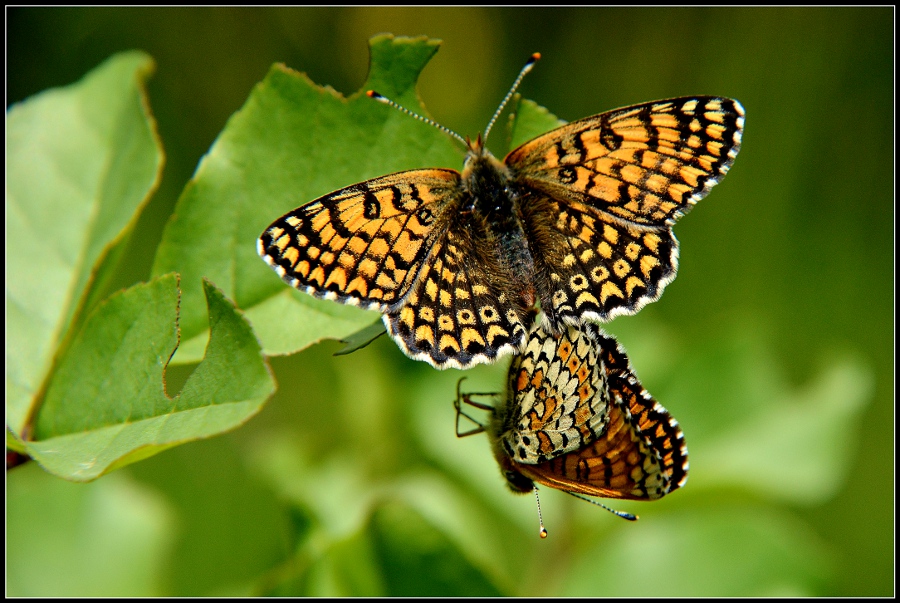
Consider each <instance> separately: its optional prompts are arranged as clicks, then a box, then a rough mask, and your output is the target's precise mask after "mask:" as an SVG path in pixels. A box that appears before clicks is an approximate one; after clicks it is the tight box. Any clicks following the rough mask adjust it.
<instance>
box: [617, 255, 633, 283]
mask: <svg viewBox="0 0 900 603" xmlns="http://www.w3.org/2000/svg"><path fill="white" fill-rule="evenodd" d="M613 272H615V273H616V276H618V277H619V278H625V275H626V274H628V273H629V272H631V265H630V264H629V263H628V262H626V261H625V260H622V259H619V260H616V263H615V264H613Z"/></svg>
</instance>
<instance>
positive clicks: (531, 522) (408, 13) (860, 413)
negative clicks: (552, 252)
mask: <svg viewBox="0 0 900 603" xmlns="http://www.w3.org/2000/svg"><path fill="white" fill-rule="evenodd" d="M7 16H8V33H7V70H8V75H7V103H8V104H11V103H14V102H18V101H21V100H24V99H25V98H27V97H28V96H30V95H32V94H35V93H37V92H39V91H41V90H44V89H46V88H48V87H51V86H59V85H66V84H69V83H72V82H73V81H75V80H77V79H79V78H80V77H81V76H82V75H84V74H85V73H86V72H87V71H89V70H90V69H92V68H93V67H95V66H96V65H98V64H99V63H100V62H102V61H103V60H104V59H106V58H107V57H108V56H109V55H111V54H113V53H115V52H117V51H120V50H125V49H132V48H139V49H142V50H145V51H147V52H149V53H150V54H151V55H152V56H153V57H155V59H156V61H157V64H158V67H157V74H156V75H155V76H154V77H153V78H152V79H151V81H150V86H149V96H150V102H151V105H152V110H153V112H154V114H155V115H156V118H157V120H158V125H159V132H160V135H161V138H162V141H163V144H164V146H165V151H166V155H167V165H166V171H165V175H164V179H163V185H162V187H161V188H160V190H159V192H158V193H157V194H156V196H155V197H154V198H153V200H152V201H151V202H150V205H149V206H148V207H147V209H146V210H145V212H144V214H143V215H142V217H141V220H140V222H139V224H138V227H137V230H136V235H135V237H134V239H133V240H132V242H131V244H130V247H129V251H128V253H127V256H126V260H125V262H124V263H123V269H122V271H121V273H120V275H119V277H118V279H119V281H120V284H121V285H122V286H125V285H128V284H131V283H134V282H137V281H140V280H145V279H146V278H147V277H148V275H149V271H150V266H151V263H152V260H153V256H154V253H155V248H156V246H157V245H158V243H159V240H160V237H161V235H162V229H163V227H164V224H165V221H166V220H167V219H168V217H169V215H170V214H171V212H172V210H173V207H174V204H175V201H176V199H177V197H178V195H179V193H180V192H181V189H182V188H183V187H184V185H185V183H186V182H187V180H188V179H189V178H190V176H191V174H192V172H193V170H194V168H195V166H196V165H197V162H198V161H199V159H200V157H201V156H202V155H203V154H204V153H205V152H206V151H207V149H208V148H209V147H210V145H211V144H212V143H213V141H214V139H215V137H216V136H217V134H218V132H219V131H221V129H222V128H223V127H224V125H225V122H226V120H227V119H228V117H229V116H230V115H231V114H232V113H233V112H234V111H236V110H237V109H239V108H240V107H241V105H242V104H243V102H244V100H245V99H246V98H247V96H248V94H249V92H250V90H251V88H252V87H253V85H254V84H256V83H257V82H258V81H260V80H261V79H262V78H263V77H264V76H265V74H266V73H267V71H268V68H269V66H270V65H271V64H272V63H273V62H284V63H285V64H287V65H288V66H290V67H292V68H295V69H297V70H300V71H304V72H306V73H307V74H309V76H310V77H311V78H312V79H313V80H314V81H315V82H317V83H319V84H323V85H325V84H327V85H330V86H332V87H334V88H335V89H336V90H338V91H340V92H342V93H344V94H351V93H355V92H356V91H357V90H358V88H359V87H360V86H361V85H362V83H363V81H364V78H365V74H366V68H367V61H368V50H367V39H368V38H369V37H370V36H371V35H373V34H376V33H379V32H391V33H394V34H397V35H421V34H425V35H428V36H430V37H436V38H441V39H443V40H444V44H443V47H442V48H441V50H440V52H438V54H437V56H436V57H435V58H434V59H433V60H432V62H431V63H430V64H429V65H428V67H427V68H426V69H425V71H424V73H423V75H422V78H421V80H420V87H419V91H420V95H421V97H422V99H423V101H424V103H425V105H426V106H427V107H428V108H429V111H430V114H431V115H432V116H433V117H435V118H436V119H437V120H439V121H440V122H441V123H442V124H444V125H446V126H448V127H450V128H453V129H454V130H456V131H458V132H460V133H462V134H469V135H474V134H476V133H477V132H479V131H481V130H482V129H483V128H484V125H485V123H486V121H487V119H488V118H489V116H490V115H491V113H492V111H493V110H494V108H495V107H496V104H497V103H498V102H499V100H500V99H501V98H502V96H503V94H504V93H505V92H506V89H507V87H508V86H509V84H510V83H511V82H512V80H513V78H514V76H515V74H516V73H517V71H518V69H519V68H520V67H521V65H522V64H523V62H524V60H525V59H526V58H527V57H528V56H529V55H530V54H531V53H532V52H535V51H539V52H541V53H542V54H543V59H542V61H541V62H540V64H539V65H538V66H537V68H536V69H535V70H534V72H533V73H532V74H531V75H529V77H528V78H527V79H526V81H525V83H524V85H523V87H522V92H523V94H524V96H526V97H528V98H531V99H533V100H535V101H537V102H538V103H540V104H542V105H543V106H545V107H547V108H548V109H549V110H550V111H552V112H553V113H555V114H556V115H558V116H559V117H561V118H563V119H566V120H572V119H577V118H580V117H584V116H587V115H591V114H594V113H598V112H601V111H605V110H609V109H612V108H615V107H619V106H623V105H628V104H634V103H639V102H645V101H650V100H655V99H660V98H666V97H671V96H682V95H692V94H714V95H721V96H731V97H734V98H737V99H739V100H740V101H741V102H742V104H743V105H744V107H745V109H746V112H747V117H746V128H745V134H744V143H743V147H742V150H741V153H740V155H739V156H738V159H737V161H736V162H735V165H734V167H733V168H732V171H731V172H730V173H729V175H728V176H727V178H725V180H724V181H723V182H722V183H721V184H719V185H718V186H717V187H716V188H715V189H714V191H713V192H712V193H711V195H710V197H709V198H707V199H706V200H704V201H702V202H701V203H700V204H699V207H698V208H697V209H695V211H693V212H692V213H691V214H690V215H689V216H687V217H686V218H685V219H683V220H682V221H681V222H679V224H678V225H677V226H676V227H675V233H676V235H677V236H678V239H679V240H680V241H681V244H682V249H681V258H680V270H679V275H678V278H677V279H676V281H675V282H674V283H672V284H671V285H669V287H668V288H667V289H666V293H665V295H664V296H663V297H662V298H661V300H660V301H658V302H657V303H654V304H651V305H650V306H648V307H646V308H645V309H644V310H642V311H641V312H640V314H638V315H636V316H633V317H623V318H618V319H616V320H615V321H613V322H612V323H610V324H609V325H607V327H606V329H607V330H608V331H609V332H611V333H613V334H614V335H616V336H617V337H618V338H619V340H620V341H621V342H622V343H623V344H624V345H625V347H626V349H627V350H628V351H629V354H630V356H631V359H632V362H633V364H634V366H635V369H636V371H637V373H638V375H639V376H640V377H641V380H642V381H643V384H644V386H645V387H646V388H647V389H648V390H649V391H650V392H652V393H653V395H654V396H655V397H656V398H657V399H658V400H659V401H660V402H661V403H662V404H663V405H664V406H665V407H666V408H668V409H669V410H670V412H671V413H672V414H673V415H674V416H675V417H676V418H677V419H678V420H679V422H680V423H681V425H682V427H683V429H684V433H685V438H686V441H687V443H688V446H689V449H690V455H691V456H690V460H691V476H690V479H689V481H688V484H687V485H686V487H685V488H684V489H683V490H681V491H678V492H676V493H674V494H672V495H671V496H670V497H666V498H664V499H662V500H661V501H657V502H653V503H644V504H641V503H620V504H618V503H615V502H614V504H613V506H615V507H616V508H621V509H623V510H628V511H631V512H636V513H639V514H640V515H641V520H640V521H639V522H637V523H635V524H631V523H628V522H623V521H620V520H618V519H616V518H615V517H613V516H611V515H609V514H608V513H606V512H604V511H602V510H600V509H597V508H596V507H592V506H590V505H587V504H585V503H583V502H580V501H577V500H575V499H572V498H571V497H568V496H566V495H564V494H562V493H559V492H555V491H549V490H547V489H543V490H542V503H543V511H544V521H545V524H546V525H547V528H548V530H549V532H550V537H549V538H548V539H547V540H540V539H539V538H538V537H537V526H538V524H537V515H536V512H535V508H534V500H533V499H532V498H531V497H516V496H513V495H512V494H510V493H509V492H508V491H506V489H505V486H504V485H503V480H502V478H501V476H500V475H499V472H498V471H497V468H496V464H495V462H494V460H493V458H492V457H491V454H490V451H489V447H488V444H487V442H486V441H485V438H484V436H474V437H471V438H468V439H464V440H457V439H456V438H455V436H454V431H453V430H454V428H453V425H454V412H453V409H452V405H451V399H452V397H453V395H454V394H453V392H454V387H455V384H456V380H457V379H458V377H459V376H460V374H461V373H459V372H458V371H454V370H449V371H444V372H437V371H435V370H434V369H432V368H431V367H429V366H428V365H426V364H425V363H421V362H414V361H411V360H408V359H407V358H406V357H405V356H403V355H402V353H401V352H400V351H399V349H398V348H397V346H396V345H395V344H394V343H393V342H391V341H390V340H388V339H387V338H381V339H379V340H378V341H376V342H375V343H374V344H373V345H371V346H369V347H368V348H365V349H363V350H361V351H359V352H356V353H354V354H352V355H350V356H341V357H334V356H332V354H333V353H334V352H335V351H336V350H337V349H339V347H340V344H338V343H336V342H325V343H323V344H320V345H317V346H313V347H312V348H309V349H307V350H305V351H304V352H302V353H300V354H297V355H295V356H293V357H287V358H274V359H272V366H273V369H274V371H275V374H276V377H277V379H278V382H279V391H278V393H277V394H276V396H275V397H274V398H273V399H272V400H271V401H270V402H269V404H268V405H267V406H266V408H265V409H264V410H263V411H262V413H261V414H260V415H259V416H258V417H256V418H255V419H253V420H252V421H251V422H250V423H249V424H247V425H246V426H244V427H242V428H241V429H239V430H237V431H236V432H234V433H231V434H228V435H226V436H223V437H219V438H215V439H213V440H208V441H203V442H199V443H192V444H188V445H185V446H181V447H178V448H175V449H173V450H171V451H168V452H166V453H164V454H161V455H159V456H156V457H154V458H151V459H149V460H147V461H144V462H142V463H138V464H136V465H132V466H130V467H128V468H126V469H124V470H121V471H118V472H116V473H114V474H112V475H110V476H108V477H104V478H102V479H100V480H98V481H96V482H93V483H91V484H86V485H79V484H70V483H67V482H63V481H61V480H58V479H56V478H52V477H50V476H49V475H47V474H45V473H44V472H43V471H42V470H41V469H40V468H39V467H37V466H36V465H34V464H33V463H31V464H26V465H23V466H21V467H18V468H16V469H14V470H12V471H10V472H8V473H7V594H9V595H32V596H38V595H69V596H98V595H198V596H201V595H236V594H248V595H249V594H285V595H288V594H297V595H470V594H481V595H491V594H507V595H522V596H528V595H534V596H541V595H545V596H560V595H581V596H622V595H633V596H637V595H685V596H686V595H708V596H713V595H725V596H728V595H731V596H752V595H763V596H775V595H788V596H790V595H831V596H838V595H845V596H846V595H857V596H861V595H870V596H871V595H880V596H890V595H892V594H893V592H894V591H893V575H894V557H893V534H894V525H893V524H894V515H893V508H894V495H893V492H894V479H893V476H894V453H893V452H894V444H893V436H894V429H893V424H894V411H893V399H894V381H893V356H894V354H893V349H894V348H893V343H894V341H893V334H894V324H893V301H894V298H893V251H894V245H893V223H894V220H893V218H894V204H893V187H892V183H893V159H894V157H893V145H894V140H893V131H894V123H893V72H894V63H893V22H894V10H893V9H892V8H864V9H851V8H815V9H755V8H742V9H658V8H653V9H650V8H647V9H642V8H632V9H621V8H620V9H452V8H446V9H364V8H358V9H245V8H230V9H201V8H191V9H177V8H169V9H149V8H147V9H96V8H87V9H83V8H63V9H60V8H9V9H7ZM498 138H499V137H498ZM495 142H496V141H495ZM498 150H500V149H498ZM348 161H352V158H348ZM423 167H426V166H423ZM347 184H351V183H349V182H348V183H347ZM276 217H277V216H272V218H273V219H274V218H276ZM249 244H253V242H252V241H251V242H250V243H249ZM188 371H189V369H185V368H177V369H171V370H170V383H177V382H178V380H179V379H182V380H183V379H184V378H185V375H186V374H187V372H188ZM505 372H506V362H503V363H501V365H498V366H493V367H478V368H476V369H473V370H471V371H468V372H467V373H466V375H467V376H468V377H469V380H468V381H467V383H466V387H467V388H470V389H472V390H479V391H493V390H496V391H499V390H502V389H503V388H504V387H505V385H504V383H505ZM170 391H171V388H170Z"/></svg>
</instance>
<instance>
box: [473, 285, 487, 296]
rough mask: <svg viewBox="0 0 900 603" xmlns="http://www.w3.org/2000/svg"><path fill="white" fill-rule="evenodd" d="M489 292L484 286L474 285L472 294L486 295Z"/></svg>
mask: <svg viewBox="0 0 900 603" xmlns="http://www.w3.org/2000/svg"><path fill="white" fill-rule="evenodd" d="M487 292H488V290H487V287H485V286H484V285H472V293H474V294H475V295H485V294H487Z"/></svg>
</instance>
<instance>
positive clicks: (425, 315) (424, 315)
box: [407, 306, 434, 322]
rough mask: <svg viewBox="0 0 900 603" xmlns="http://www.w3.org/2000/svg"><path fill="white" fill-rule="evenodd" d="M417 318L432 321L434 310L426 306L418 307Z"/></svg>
mask: <svg viewBox="0 0 900 603" xmlns="http://www.w3.org/2000/svg"><path fill="white" fill-rule="evenodd" d="M407 307H408V306H407ZM419 319H421V320H424V321H425V322H434V311H433V310H432V309H431V308H429V307H428V306H425V307H423V308H419Z"/></svg>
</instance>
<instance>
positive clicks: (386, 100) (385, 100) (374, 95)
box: [366, 90, 469, 148]
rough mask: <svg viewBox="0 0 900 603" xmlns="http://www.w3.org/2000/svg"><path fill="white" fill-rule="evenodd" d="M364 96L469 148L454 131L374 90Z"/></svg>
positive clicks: (463, 139)
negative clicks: (435, 129) (416, 120)
mask: <svg viewBox="0 0 900 603" xmlns="http://www.w3.org/2000/svg"><path fill="white" fill-rule="evenodd" d="M366 95H367V96H368V97H369V98H373V99H375V100H377V101H378V102H379V103H384V104H385V105H388V106H390V107H393V108H394V109H398V110H400V111H402V112H403V113H406V114H407V115H409V116H410V117H414V118H415V119H418V120H419V121H423V122H425V123H426V124H428V125H430V126H434V127H435V128H437V129H438V130H440V131H441V132H444V133H445V134H449V135H450V136H452V137H453V138H455V139H456V140H458V141H460V142H461V143H463V146H465V147H466V148H469V143H468V142H466V139H465V138H463V137H462V136H460V135H459V134H457V133H456V132H454V131H453V130H451V129H450V128H447V127H445V126H442V125H441V124H439V123H437V122H436V121H434V120H433V119H428V118H427V117H422V116H421V115H419V114H418V113H413V112H412V111H410V110H409V109H407V108H406V107H404V106H402V105H398V104H397V103H395V102H394V101H392V100H391V99H389V98H388V97H386V96H382V95H381V94H378V93H377V92H375V91H374V90H369V91H368V92H366Z"/></svg>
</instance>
